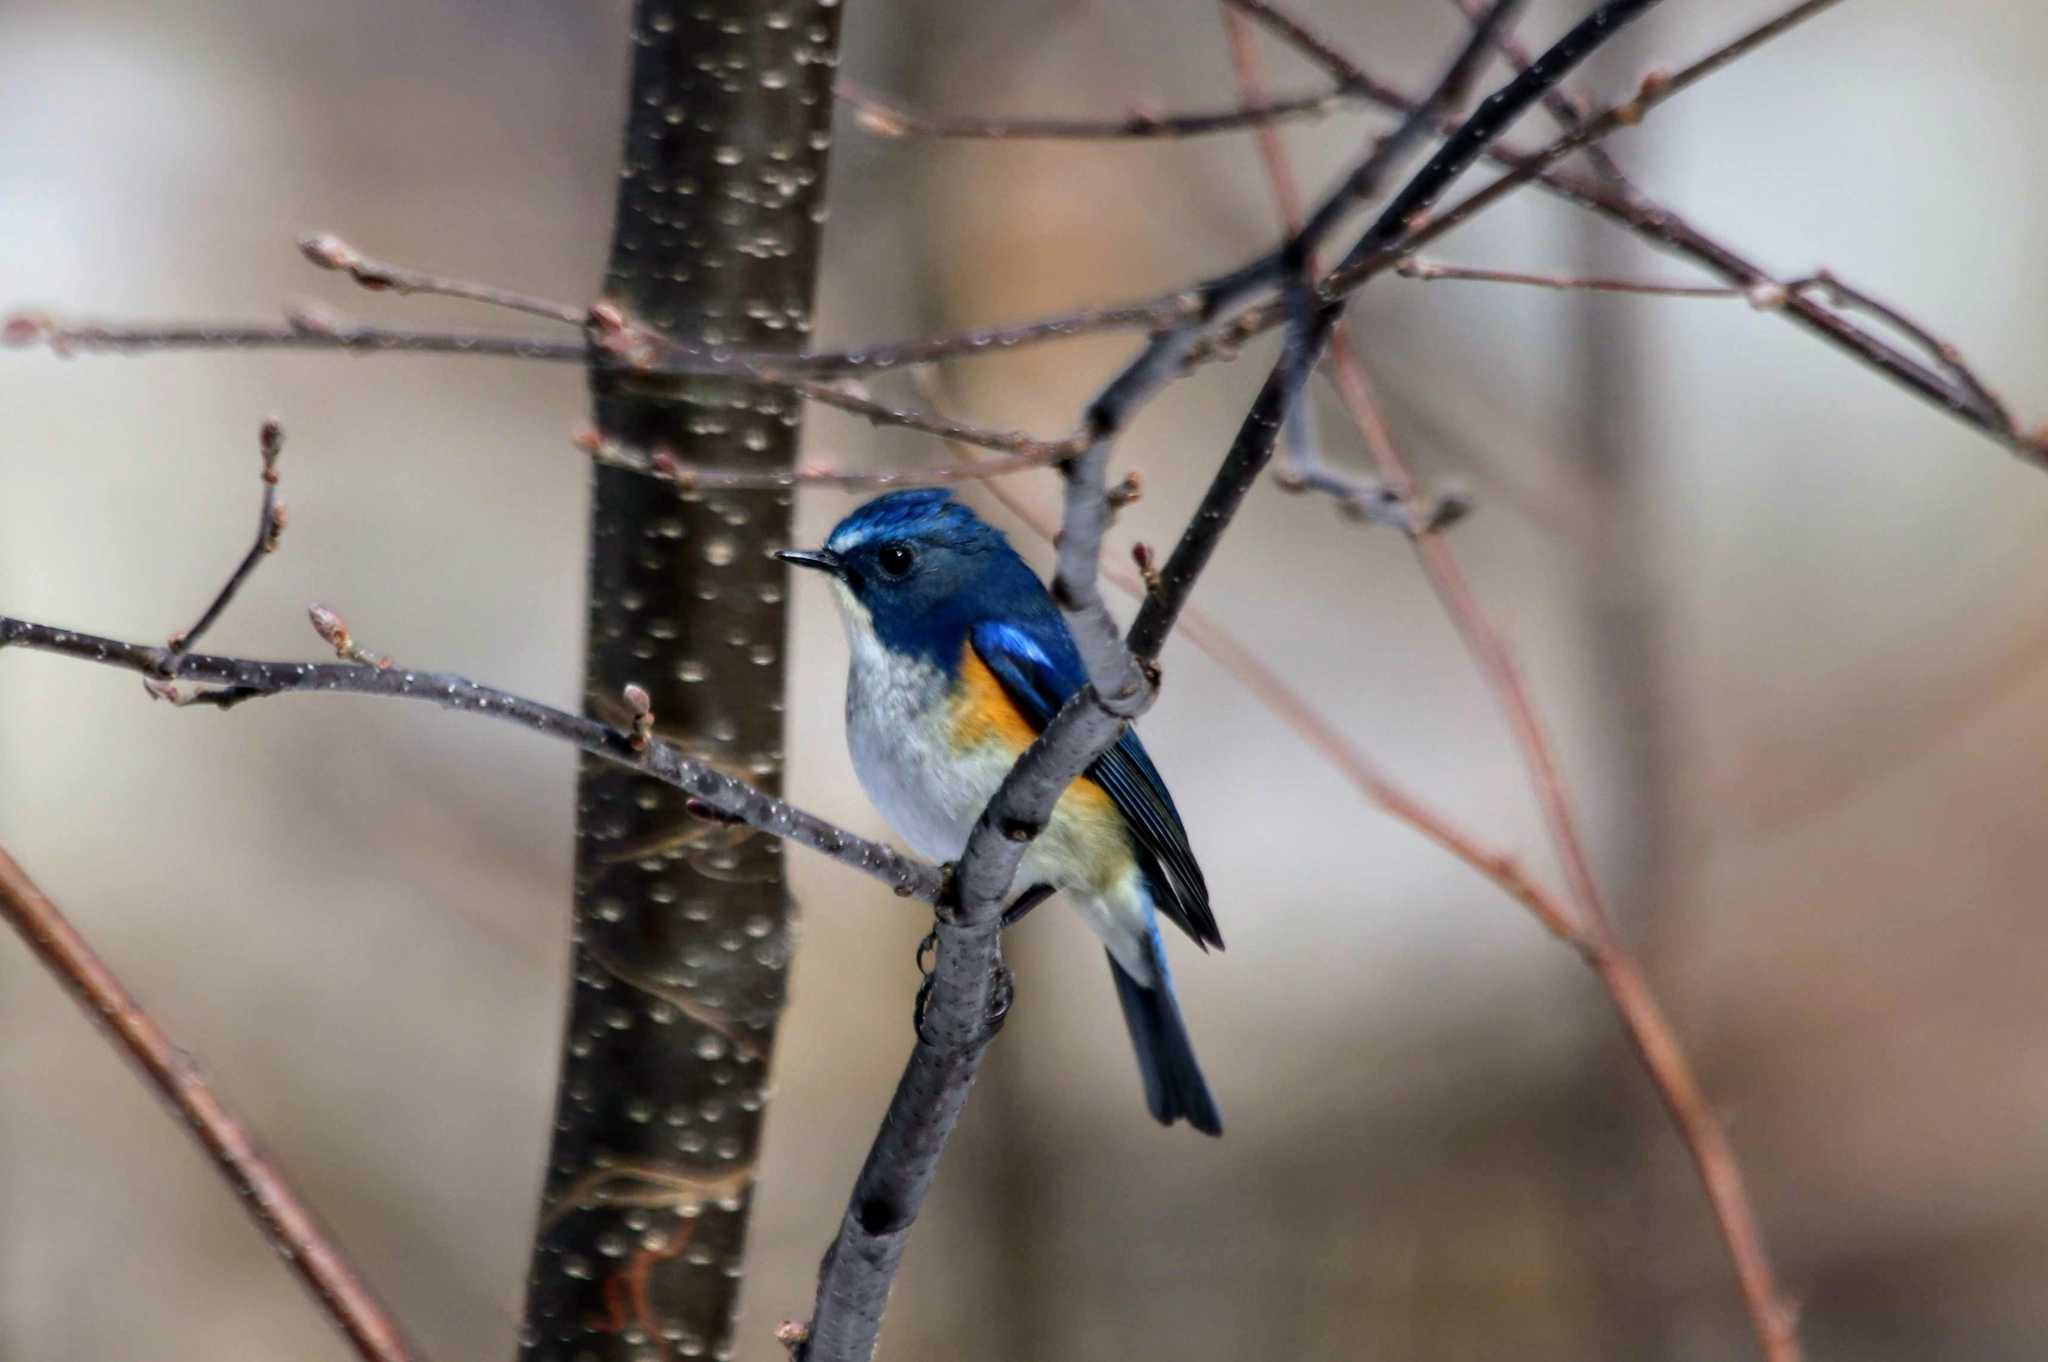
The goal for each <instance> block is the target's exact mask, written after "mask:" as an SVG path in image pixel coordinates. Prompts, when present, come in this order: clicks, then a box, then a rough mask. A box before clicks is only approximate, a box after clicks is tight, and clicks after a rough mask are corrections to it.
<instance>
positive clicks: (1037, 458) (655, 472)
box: [576, 431, 1068, 491]
mask: <svg viewBox="0 0 2048 1362" xmlns="http://www.w3.org/2000/svg"><path fill="white" fill-rule="evenodd" d="M957 444H958V447H960V448H963V449H965V448H973V447H974V446H975V442H974V441H972V440H964V439H963V440H959V441H957ZM576 447H577V448H578V449H581V450H582V451H583V452H584V453H586V454H589V455H590V456H591V457H592V458H595V459H598V460H601V461H603V462H605V463H611V464H617V465H619V466H620V467H623V468H634V469H638V470H640V471H642V472H644V473H648V474H650V475H652V476H654V477H657V478H661V479H664V480H665V481H668V482H672V483H674V484H675V485H676V486H677V487H678V488H681V489H683V490H686V491H728V490H732V489H749V488H775V487H838V488H843V489H846V490H851V491H860V490H867V491H883V490H886V489H888V488H892V487H937V486H943V485H945V484H948V483H959V482H981V481H985V480H993V479H996V478H1003V477H1008V476H1010V475H1011V474H1015V473H1028V472H1031V471H1032V470H1034V469H1040V468H1047V467H1050V466H1051V465H1053V464H1055V463H1057V462H1059V461H1060V460H1061V459H1062V458H1065V457H1068V456H1067V454H1066V453H1065V450H1064V449H1063V448H1061V447H1055V448H1052V449H1047V450H1043V451H1039V452H1035V453H1028V454H1006V455H1004V456H1003V457H1001V458H998V459H985V460H982V461H980V462H978V463H976V462H962V463H956V464H948V465H944V466H941V467H937V468H934V467H932V466H931V465H929V464H905V465H898V466H892V467H888V468H837V467H832V466H829V465H825V464H798V465H797V466H796V467H795V468H782V469H751V468H711V467H708V466H706V465H704V464H693V463H684V462H683V461H682V460H680V459H678V458H676V457H675V456H674V455H673V454H670V453H669V452H668V451H667V450H665V449H657V450H655V451H654V453H653V454H652V455H648V456H642V455H640V454H639V453H637V452H636V451H632V450H628V449H626V448H624V447H623V446H621V445H617V444H614V443H613V442H611V441H610V440H606V439H604V438H602V437H601V436H599V435H598V434H597V433H596V432H595V431H585V432H583V433H582V434H580V435H578V436H577V437H576Z"/></svg>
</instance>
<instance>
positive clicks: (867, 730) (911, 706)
mask: <svg viewBox="0 0 2048 1362" xmlns="http://www.w3.org/2000/svg"><path fill="white" fill-rule="evenodd" d="M835 585H836V586H837V592H836V594H837V595H838V597H839V605H840V609H841V613H842V615H843V616H844V619H845V623H846V638H847V644H848V648H849V651H850V652H851V654H852V657H851V664H850V667H849V671H848V675H847V685H846V741H847V746H848V747H849V748H850V749H851V751H852V755H853V769H854V773H855V774H856V775H857V776H859V778H860V783H861V788H862V789H863V790H865V791H866V792H867V796H868V799H869V800H870V801H871V802H872V803H873V804H874V806H875V807H876V808H877V809H879V810H880V811H881V813H882V816H883V817H884V818H886V819H888V820H889V825H890V826H891V827H893V828H894V829H895V830H896V833H897V835H898V836H900V837H902V838H903V840H904V841H906V842H908V843H910V846H911V849H912V850H914V851H916V852H917V853H918V854H919V855H920V856H925V857H929V858H930V859H932V860H935V861H952V860H957V859H959V856H960V853H961V852H962V851H964V850H965V849H966V847H967V836H968V834H969V833H970V832H972V831H973V829H974V822H975V820H976V819H977V818H979V817H980V816H981V811H982V809H984V808H985V807H987V805H988V801H989V800H990V799H991V798H993V797H994V795H995V792H996V789H997V787H998V786H1000V785H1001V784H1002V782H1003V777H1004V776H1006V775H1008V774H1009V773H1010V768H1011V766H1012V765H1014V764H1015V763H1016V759H1017V754H1016V752H1015V751H1014V750H1012V749H1010V748H1009V747H1007V746H1005V745H1003V744H1002V743H999V742H993V741H982V742H974V743H968V744H965V745H962V744H961V743H960V742H959V741H958V737H957V729H956V726H955V718H954V712H953V699H952V695H951V687H950V685H949V683H948V680H947V677H946V674H945V673H944V672H942V671H940V669H939V668H938V667H936V666H934V665H933V664H932V663H929V662H925V661H921V660H919V659H916V658H913V657H909V656H906V655H904V654H901V653H895V652H891V651H890V650H889V649H888V648H887V647H885V646H884V645H883V643H882V641H881V639H880V638H879V637H877V636H876V634H875V628H874V623H873V620H872V619H871V617H870V616H869V614H868V612H867V610H866V609H865V608H864V607H862V605H861V604H860V602H859V601H858V600H856V599H854V597H853V593H852V592H850V591H848V590H847V589H846V587H845V586H844V585H843V584H835ZM1018 883H1020V884H1033V883H1043V884H1050V885H1053V886H1055V887H1057V888H1059V889H1062V890H1065V891H1067V893H1068V897H1069V899H1070V901H1071V902H1072V903H1073V906H1074V907H1075V908H1076V909H1077V910H1078V911H1079V912H1080V914H1081V916H1082V917H1083V918H1084V919H1085V920H1086V921H1087V922H1088V924H1089V926H1090V927H1091V928H1093V929H1094V931H1095V932H1096V934H1097V935H1098V936H1100V937H1101V938H1102V939H1103V941H1104V942H1105V943H1106V944H1107V945H1108V946H1109V948H1110V950H1111V951H1112V952H1113V953H1114V954H1115V955H1116V957H1117V959H1118V961H1119V963H1121V964H1122V965H1123V966H1124V968H1125V970H1126V971H1127V972H1129V973H1130V974H1131V975H1132V977H1133V978H1135V979H1137V980H1138V981H1139V982H1140V983H1142V984H1145V985H1147V986H1149V985H1150V983H1151V980H1152V958H1151V954H1150V952H1149V949H1148V947H1147V945H1146V942H1147V939H1148V937H1149V934H1150V932H1151V930H1152V904H1151V899H1150V897H1149V895H1148V894H1147V892H1146V890H1145V889H1144V886H1143V881H1142V879H1141V877H1140V876H1139V874H1138V868H1137V864H1136V862H1135V861H1134V860H1133V859H1132V857H1131V853H1130V850H1129V847H1128V845H1127V843H1126V842H1125V840H1124V834H1123V832H1122V831H1121V823H1120V822H1117V823H1113V824H1109V825H1105V823H1104V822H1103V820H1101V819H1100V818H1099V817H1090V816H1088V815H1087V813H1086V810H1085V806H1082V807H1076V805H1075V801H1074V800H1073V797H1072V796H1071V795H1069V796H1068V797H1067V798H1065V799H1062V800H1061V801H1060V805H1059V807H1058V808H1057V809H1055V810H1054V813H1053V817H1052V820H1051V822H1050V823H1049V824H1048V826H1047V827H1046V830H1045V832H1044V834H1043V835H1041V836H1040V837H1039V838H1038V839H1037V840H1036V841H1035V842H1033V843H1032V845H1031V847H1030V849H1029V850H1027V851H1026V852H1025V854H1024V861H1023V864H1022V866H1021V867H1020V868H1019V872H1018Z"/></svg>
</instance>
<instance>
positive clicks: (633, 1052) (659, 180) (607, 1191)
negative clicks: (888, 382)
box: [520, 0, 839, 1359]
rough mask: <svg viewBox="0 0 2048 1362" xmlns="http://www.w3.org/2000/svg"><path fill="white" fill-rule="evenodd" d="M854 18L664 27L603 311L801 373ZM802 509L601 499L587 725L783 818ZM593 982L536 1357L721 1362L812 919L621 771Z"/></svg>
mask: <svg viewBox="0 0 2048 1362" xmlns="http://www.w3.org/2000/svg"><path fill="white" fill-rule="evenodd" d="M838 19H839V10H838V6H837V0H806V2H805V3H798V4H792V5H789V6H787V7H778V6H764V5H757V4H753V3H749V0H692V2H691V3H689V4H683V3H681V2H680V0H639V3H637V4H636V5H635V8H634V18H633V63H632V83H631V89H630V93H629V96H628V103H627V110H626V120H625V159H624V164H623V166H622V168H621V171H620V175H621V179H620V184H619V198H618V210H617V220H616V223H615V225H614V228H613V237H612V247H611V256H610V262H609V265H608V268H607V272H606V278H605V289H604V294H605V298H606V299H607V300H608V301H610V302H612V303H613V304H615V305H616V306H618V307H620V308H621V309H622V310H623V311H625V312H626V313H627V314H628V315H629V316H631V317H633V318H636V319H638V320H640V321H643V322H646V323H649V324H651V325H653V326H655V327H658V328H660V329H661V330H662V331H664V332H667V333H669V334H671V335H673V336H675V337H677V338H679V339H682V340H684V341H688V342H692V343H696V344H701V345H707V346H718V345H738V346H747V347H773V346H785V347H787V348H790V349H797V348H800V347H801V346H802V345H803V344H804V343H805V341H806V339H807V338H808V335H809V331H810V310H811V297H812V291H813V285H814V282H815V279H816V276H817V267H818V243H819V236H820V227H821V224H822V221H823V216H824V215H823V210H822V202H823V195H824V182H825V162H826V149H827V146H828V130H829V127H830V121H831V112H832V95H831V77H832V65H833V62H834V58H835V54H836V50H837V42H838ZM591 391H592V395H593V401H594V406H595V411H596V420H597V425H598V428H599V430H600V431H601V432H602V433H603V434H604V435H605V436H606V437H608V438H609V439H611V440H613V441H617V442H619V443H621V444H624V445H627V446H630V447H634V448H638V449H642V450H653V449H666V450H668V451H670V452H671V453H673V454H674V456H675V457H676V458H678V459H680V460H682V461H684V462H686V463H691V464H702V465H707V466H714V467H736V468H764V467H783V466H788V465H790V464H791V463H793V462H794V459H795V453H796V442H797V428H798V408H797V405H796V404H795V403H794V402H793V401H792V400H790V399H789V398H787V397H784V396H781V395H777V394H772V393H766V392H764V391H762V390H760V389H758V388H750V387H748V386H746V385H743V384H736V383H733V382H731V381H727V380H715V381H714V380H704V379H649V378H647V377H644V376H635V375H630V374H627V373H624V372H621V371H619V370H618V369H616V368H613V367H610V366H607V365H605V364H602V363H599V364H596V365H594V366H593V368H592V372H591ZM789 525H790V497H789V495H788V494H787V493H786V492H718V493H706V494H702V495H695V494H691V495H679V494H678V492H677V491H676V490H675V489H674V488H672V487H671V486H669V485H667V484H665V483H662V482H658V481H656V480H654V479H652V478H649V477H646V476H643V475H640V474H637V473H632V472H627V471H623V470H620V469H617V468H611V467H599V468H597V470H596V472H595V475H594V485H593V495H592V503H591V520H590V570H589V584H588V590H589V625H588V629H589V633H588V638H587V641H586V660H585V671H584V675H585V705H586V707H587V709H588V710H589V711H590V712H591V713H593V714H599V715H604V716H606V717H609V718H612V719H613V720H615V721H616V720H617V719H618V718H619V717H620V715H621V712H622V710H623V709H624V706H623V704H622V702H621V700H620V695H621V692H622V690H623V688H624V687H625V686H626V685H627V684H629V683H633V684H637V685H639V686H641V687H643V688H644V689H645V690H646V691H647V693H648V695H649V696H650V697H651V699H652V702H653V710H654V716H655V727H656V730H657V731H658V732H659V733H660V734H661V735H662V736H664V737H666V738H669V739H671V740H673V741H675V742H677V743H679V744H680V745H681V746H683V747H684V748H685V749H686V750H688V751H690V752H691V753H693V754H695V755H700V756H703V757H705V758H708V759H710V760H712V761H714V762H716V763H719V764H721V765H723V766H726V767H727V768H728V769H731V770H732V771H733V772H734V773H735V774H739V775H743V776H745V778H747V779H748V780H750V781H752V782H754V783H755V784H756V785H759V786H761V787H762V788H765V789H767V790H769V791H771V792H776V791H779V788H780V775H781V770H782V756H783V754H782V694H783V687H782V675H783V673H782V657H783V631H784V608H783V587H784V579H783V569H782V567H781V565H780V564H778V563H775V562H774V561H772V560H771V559H769V558H768V556H767V554H768V551H769V550H770V549H772V548H775V547H779V546H781V545H783V544H784V543H786V542H787V535H788V532H789ZM578 796H579V798H578V804H577V810H578V813H577V827H576V903H575V935H576V947H575V959H574V969H573V976H572V981H571V998H570V1006H569V1016H568V1022H567V1027H566V1032H565V1034H564V1037H563V1049H562V1060H561V1079H560V1087H559V1090H558V1093H557V1098H556V1112H555V1132H554V1141H553V1148H552V1150H551V1152H550V1155H549V1160H548V1169H547V1179H546V1190H545V1194H544V1197H543V1200H542V1209H541V1215H540V1223H539V1229H538V1231H537V1234H536V1237H535V1242H534V1252H533V1260H532V1268H531V1275H530V1277H529V1281H528V1288H527V1300H526V1318H525V1327H524V1330H523V1331H522V1334H521V1343H520V1346H521V1352H522V1354H523V1355H524V1356H525V1357H528V1358H564V1359H568V1358H617V1359H625V1358H628V1357H634V1358H638V1357H644V1356H647V1355H648V1352H649V1349H650V1348H652V1349H654V1350H655V1352H656V1353H657V1355H662V1356H678V1355H679V1356H682V1357H695V1356H707V1357H723V1356H726V1355H727V1354H728V1353H729V1351H730V1347H731V1334H732V1319H733V1314H734V1310H735V1307H736V1304H737V1301H738V1296H739V1283H740V1267H741V1258H742V1253H743V1250H744V1247H745V1237H746V1226H747V1213H748V1205H749V1197H750V1189H751V1186H752V1178H753V1170H754V1160H755V1156H756V1153H757V1151H758V1149H759V1147H760V1137H761V1121H762V1115H763V1098H764V1092H765V1080H766V1075H767V1066H768V1061H769V1057H770V1055H771V1053H772V1051H773V1048H774V1040H775V1025H776V1020H777V1018H778V1016H779V1014H780V1011H781V1008H782V1003H783V998H784V980H785V974H786V969H787V965H788V959H789V953H790V947H791V937H790V929H791V925H792V917H793V911H792V907H791V905H790V903H789V900H788V896H787V894H786V893H785V890H784V885H783V875H782V857H781V845H780V843H779V842H777V841H776V840H775V839H773V838H769V837H763V836H758V835H754V834H751V833H749V832H748V831H747V830H745V829H734V828H728V827H723V826H718V825H714V824H710V823H706V822H702V821H699V820H697V819H695V818H693V817H692V816H691V815H690V814H689V812H688V811H687V810H686V808H685V807H684V800H683V798H682V796H681V795H680V793H679V792H677V791H675V790H671V789H667V788H665V787H663V786H661V785H659V784H656V783H654V782H652V781H648V780H644V779H641V778H639V777H636V776H633V775H630V774H627V773H624V772H621V771H619V770H618V769H616V768H614V767H610V766H606V765H604V764H601V763H598V762H595V761H588V760H587V761H585V763H584V764H583V768H582V771H581V774H580V777H579V784H578Z"/></svg>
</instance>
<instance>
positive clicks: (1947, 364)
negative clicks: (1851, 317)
mask: <svg viewBox="0 0 2048 1362" xmlns="http://www.w3.org/2000/svg"><path fill="white" fill-rule="evenodd" d="M1785 289H1786V291H1787V292H1790V293H1797V292H1800V291H1802V290H1806V289H1812V290H1814V291H1815V292H1818V293H1820V294H1821V295H1822V296H1824V297H1827V298H1829V299H1832V300H1833V302H1834V304H1835V306H1837V307H1852V308H1858V309H1860V310H1862V311H1864V312H1868V313H1870V314H1871V315H1872V316H1873V317H1876V318H1878V319H1879V320H1880V321H1882V322H1884V323H1885V324H1886V325H1887V326H1890V327H1891V328H1892V329H1894V330H1896V331H1898V332H1900V333H1901V334H1903V335H1905V336H1907V337H1908V338H1909V339H1911V340H1912V342H1913V343H1914V344H1915V345H1918V346H1920V347H1921V348H1922V349H1923V350H1925V351H1927V353H1928V354H1929V355H1931V356H1933V358H1934V362H1935V363H1936V364H1939V365H1940V366H1941V368H1942V370H1943V371H1944V372H1945V373H1947V374H1948V376H1949V377H1950V378H1951V379H1953V380H1954V381H1955V383H1956V385H1957V386H1958V387H1960V388H1961V389H1962V390H1963V391H1964V392H1966V393H1968V394H1969V395H1970V398H1971V400H1972V401H1973V402H1974V403H1975V404H1976V408H1977V414H1978V416H1979V417H1980V418H1981V419H1982V420H1984V421H1985V422H1986V423H1988V424H1991V425H1995V426H1998V427H2001V428H2003V429H2004V430H2005V431H2007V432H2009V433H2011V434H2014V435H2017V434H2018V433H2019V432H2018V427H2016V426H2015V425H2014V424H2013V419H2012V413H2011V412H2010V411H2008V410H2006V406H2005V403H2004V402H2002V401H2000V400H1999V397H1998V394H1997V393H1994V392H1993V391H1991V389H1990V388H1989V387H1988V386H1986V384H1985V383H1984V380H1983V379H1981V378H1979V377H1977V373H1976V371H1975V370H1974V369H1972V368H1971V367H1970V366H1969V364H1968V363H1967V362H1965V361H1964V359H1963V354H1962V351H1960V350H1958V349H1957V348H1956V347H1955V346H1954V345H1951V344H1950V343H1949V342H1947V341H1945V340H1943V339H1942V338H1941V337H1939V336H1937V335H1935V334H1934V333H1933V332H1932V331H1929V330H1928V329H1927V328H1926V327H1924V326H1922V325H1921V324H1920V323H1918V322H1916V321H1914V320H1913V319H1912V318H1911V317H1908V316H1907V315H1906V314H1905V313H1903V312H1901V311H1899V309H1898V308H1896V307H1893V306H1892V305H1891V304H1890V303H1887V302H1884V301H1883V300H1881V299H1878V298H1873V297H1872V296H1871V295H1870V294H1868V293H1865V292H1864V291H1863V290H1861V289H1857V288H1851V287H1850V286H1849V285H1847V284H1845V283H1843V282H1842V281H1841V280H1840V279H1837V278H1836V277H1835V276H1834V275H1833V274H1831V273H1829V272H1828V271H1826V270H1821V271H1820V272H1819V273H1817V274H1815V275H1813V276H1812V277H1811V278H1809V279H1798V280H1794V281H1793V282H1791V283H1789V284H1787V285H1785Z"/></svg>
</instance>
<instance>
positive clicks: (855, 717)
mask: <svg viewBox="0 0 2048 1362" xmlns="http://www.w3.org/2000/svg"><path fill="white" fill-rule="evenodd" d="M839 591H840V594H841V597H842V599H841V601H840V605H841V607H842V608H843V610H844V612H845V617H846V635H847V643H848V646H849V648H850V650H851V652H852V659H851V666H850V669H849V672H848V676H847V685H846V741H847V745H848V747H849V748H851V749H852V754H853V769H854V773H855V774H856V775H858V776H859V777H860V783H861V788H862V789H863V790H865V791H866V792H867V796H868V799H869V800H870V801H872V802H873V804H874V806H875V807H876V808H877V809H879V810H881V812H882V816H883V817H884V818H886V819H888V820H889V824H890V826H891V827H893V828H895V829H896V831H897V833H898V834H899V835H900V836H902V838H903V839H904V840H905V841H907V842H909V843H910V845H911V848H912V849H913V850H915V851H916V852H917V853H918V854H919V855H921V856H929V857H931V858H932V859H933V860H940V861H950V860H953V859H956V858H957V857H958V856H959V855H960V852H961V851H962V849H963V848H965V847H966V845H967V834H968V832H969V831H970V830H971V829H972V828H973V826H974V820H975V819H976V818H977V817H978V816H979V815H980V813H981V808H982V805H983V804H985V803H986V802H987V801H988V797H989V796H990V795H992V794H994V793H995V789H996V786H997V784H999V783H1000V782H1001V781H1002V778H1003V775H1004V773H1005V772H1007V771H1008V770H1009V766H1010V762H1009V760H1008V759H1007V758H1006V757H1004V756H1002V755H1001V754H998V753H987V754H982V753H977V752H971V751H962V750H960V749H958V748H957V747H956V746H955V745H954V740H953V713H952V703H951V698H950V696H949V694H948V686H947V683H946V676H945V674H944V673H943V672H941V671H940V670H939V669H938V668H937V667H936V666H934V665H932V664H931V663H929V662H925V661H922V660H919V659H917V658H913V657H908V656H906V655H904V654H901V653H892V652H891V651H890V650H889V649H888V648H886V647H884V646H883V644H882V641H881V640H880V639H879V638H878V637H876V635H875V630H874V625H873V624H872V623H871V622H870V620H869V617H868V613H867V611H866V610H864V609H862V608H861V606H860V604H859V603H858V602H857V601H853V600H852V599H851V593H848V592H846V590H845V588H844V587H841V588H839ZM984 767H986V768H988V769H987V770H984V769H983V768H984Z"/></svg>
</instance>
